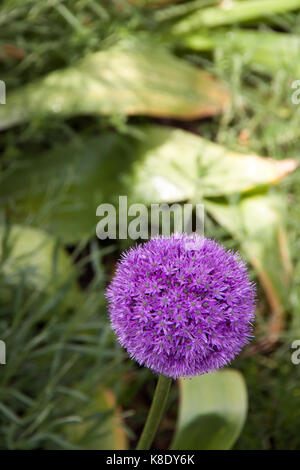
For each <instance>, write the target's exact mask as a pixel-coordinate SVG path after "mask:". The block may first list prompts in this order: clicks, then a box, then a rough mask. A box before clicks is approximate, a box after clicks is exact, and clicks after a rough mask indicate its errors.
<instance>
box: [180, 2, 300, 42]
mask: <svg viewBox="0 0 300 470" xmlns="http://www.w3.org/2000/svg"><path fill="white" fill-rule="evenodd" d="M299 8H300V0H244V1H238V2H237V1H232V0H223V1H222V2H221V3H220V4H219V5H217V6H215V7H210V8H205V9H200V10H199V11H197V12H194V13H192V14H190V15H188V16H187V17H186V18H184V19H182V20H181V21H179V22H177V23H176V24H175V26H174V27H173V28H172V30H173V32H174V33H175V34H186V33H189V32H191V31H194V30H197V29H201V28H214V27H216V26H222V25H229V24H234V23H238V22H244V21H249V20H255V19H257V18H267V17H268V16H270V15H272V14H276V13H277V14H278V13H284V12H287V11H291V10H297V9H299Z"/></svg>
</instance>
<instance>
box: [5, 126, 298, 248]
mask: <svg viewBox="0 0 300 470" xmlns="http://www.w3.org/2000/svg"><path fill="white" fill-rule="evenodd" d="M140 131H141V138H140V139H133V138H131V137H125V136H120V135H118V134H116V133H103V134H102V135H101V136H100V137H98V138H94V139H86V140H83V141H82V142H77V141H76V142H71V143H70V144H69V145H64V146H57V147H54V149H53V150H51V151H50V152H48V153H47V154H45V155H41V156H38V158H37V157H28V158H26V159H25V160H24V161H23V162H22V166H20V168H18V169H16V170H15V171H14V172H12V173H11V174H10V175H9V176H8V177H7V178H6V180H4V181H3V182H2V184H1V187H0V201H1V203H2V205H4V206H6V207H7V210H8V211H9V213H10V215H11V217H13V218H14V219H17V220H19V221H20V220H24V219H25V220H26V218H28V217H29V216H31V217H32V216H33V215H35V216H36V220H34V223H36V224H38V225H39V226H42V227H43V228H45V229H47V230H51V231H54V232H55V233H58V234H59V235H60V236H61V237H62V238H63V240H64V241H67V242H73V241H76V240H82V239H83V238H87V237H90V236H91V235H92V234H93V233H95V227H96V224H97V222H98V219H97V218H96V209H97V207H98V205H100V204H101V203H114V204H115V205H116V206H117V205H118V197H119V195H127V196H128V198H129V201H128V202H129V203H132V202H140V203H144V204H152V203H163V202H166V203H172V202H178V201H185V200H191V199H193V198H195V197H196V195H199V194H201V195H205V196H219V195H226V194H232V193H236V192H245V191H248V190H250V189H253V188H257V187H259V186H265V185H267V184H272V183H276V182H277V181H279V180H280V179H281V178H283V177H284V176H285V175H286V174H288V173H289V172H291V171H292V170H293V169H294V168H295V166H296V163H295V161H294V160H280V161H277V160H272V159H267V158H260V157H257V156H251V155H240V154H237V153H234V152H231V151H228V150H227V149H225V148H224V147H222V146H219V145H216V144H213V143H212V142H209V141H208V140H205V139H202V138H201V137H199V136H196V135H193V134H191V133H188V132H185V131H182V130H178V129H177V130H176V129H169V128H167V127H158V126H146V127H142V128H140ZM24 181H26V185H24Z"/></svg>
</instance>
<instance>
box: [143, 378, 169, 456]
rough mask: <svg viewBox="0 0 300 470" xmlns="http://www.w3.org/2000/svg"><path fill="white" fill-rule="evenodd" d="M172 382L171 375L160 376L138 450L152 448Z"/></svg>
mask: <svg viewBox="0 0 300 470" xmlns="http://www.w3.org/2000/svg"><path fill="white" fill-rule="evenodd" d="M171 382H172V379H171V378H170V377H165V376H164V375H160V376H159V378H158V382H157V385H156V389H155V393H154V397H153V400H152V403H151V407H150V411H149V414H148V416H147V421H146V423H145V426H144V429H143V432H142V434H141V437H140V439H139V442H138V445H137V450H148V449H150V447H151V444H152V442H153V439H154V436H155V434H156V431H157V428H158V425H159V423H160V420H161V417H162V415H163V412H164V410H165V407H166V403H167V398H168V394H169V389H170V385H171Z"/></svg>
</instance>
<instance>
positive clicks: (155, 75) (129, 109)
mask: <svg viewBox="0 0 300 470" xmlns="http://www.w3.org/2000/svg"><path fill="white" fill-rule="evenodd" d="M228 104H229V94H228V91H227V90H226V89H225V88H224V87H223V85H222V84H221V83H220V82H219V80H217V79H216V78H215V77H213V76H211V75H210V74H208V73H207V72H204V71H201V70H199V69H197V68H195V67H193V66H191V65H189V64H188V63H186V62H185V61H183V60H181V59H178V58H176V57H175V56H173V55H172V54H171V53H169V52H167V51H166V50H165V49H164V48H162V47H157V46H156V47H153V45H152V44H149V43H147V42H143V41H137V40H135V41H134V40H128V41H123V42H121V43H119V44H117V45H115V46H113V47H110V48H108V49H106V50H103V51H100V52H97V53H93V54H90V55H89V56H87V57H86V58H84V59H83V60H82V61H81V62H80V63H78V64H77V65H75V66H73V67H69V68H66V69H62V70H58V71H55V72H52V73H50V74H49V75H47V76H46V77H44V78H42V79H40V80H38V81H36V82H34V83H30V84H29V85H26V86H24V87H22V88H20V89H18V90H16V91H14V92H11V93H8V96H7V104H6V105H5V106H2V107H1V108H0V129H5V128H7V127H10V126H12V125H15V124H18V123H20V122H23V121H26V120H28V119H31V118H34V117H36V116H41V115H47V114H54V115H57V116H63V117H70V116H74V115H84V114H104V115H110V114H125V115H137V114H144V115H149V116H162V117H172V118H180V119H191V118H196V117H204V116H211V115H214V114H217V113H219V112H222V111H223V110H224V109H225V108H226V107H227V106H228Z"/></svg>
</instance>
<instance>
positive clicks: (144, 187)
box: [132, 126, 297, 203]
mask: <svg viewBox="0 0 300 470" xmlns="http://www.w3.org/2000/svg"><path fill="white" fill-rule="evenodd" d="M145 135H146V139H144V140H143V141H142V142H141V143H140V146H139V147H138V154H139V155H140V158H138V159H137V161H136V163H135V165H134V166H133V175H134V176H133V179H132V186H133V193H134V196H135V198H136V199H137V200H139V199H144V200H146V201H147V202H148V203H151V202H174V201H182V200H185V199H188V198H192V197H194V195H195V194H196V192H201V193H202V194H203V195H204V196H222V195H225V194H233V193H236V192H246V191H249V190H251V189H254V188H257V187H259V186H264V185H267V184H273V183H276V182H278V181H279V180H280V179H282V178H283V177H284V176H286V175H287V174H288V173H290V172H291V171H293V170H294V169H295V168H296V166H297V163H296V161H295V160H291V159H286V160H273V159H271V158H262V157H259V156H256V155H244V154H238V153H236V152H232V151H230V150H228V149H226V148H225V147H223V146H221V145H217V144H214V143H212V142H210V141H209V140H206V139H203V138H201V137H199V136H196V135H194V134H191V133H189V132H185V131H182V130H178V129H168V128H166V127H164V128H162V127H157V126H149V127H146V128H145Z"/></svg>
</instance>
